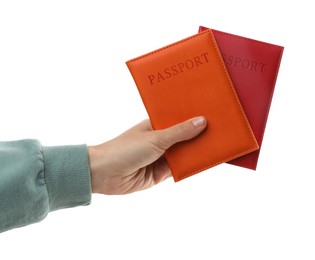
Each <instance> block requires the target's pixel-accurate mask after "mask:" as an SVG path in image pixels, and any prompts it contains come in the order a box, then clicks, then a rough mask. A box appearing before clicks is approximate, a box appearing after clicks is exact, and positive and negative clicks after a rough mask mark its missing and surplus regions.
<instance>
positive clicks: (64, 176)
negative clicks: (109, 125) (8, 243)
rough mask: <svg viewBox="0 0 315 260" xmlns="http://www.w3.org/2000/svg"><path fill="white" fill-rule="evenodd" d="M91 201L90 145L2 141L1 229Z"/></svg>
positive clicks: (0, 176)
mask: <svg viewBox="0 0 315 260" xmlns="http://www.w3.org/2000/svg"><path fill="white" fill-rule="evenodd" d="M90 202H91V182H90V173H89V160H88V154H87V146H86V145H71V146H70V145H69V146H51V147H48V146H46V147H45V146H41V144H40V143H39V142H38V141H37V140H19V141H10V142H0V232H3V231H6V230H9V229H12V228H16V227H21V226H25V225H29V224H32V223H35V222H38V221H41V220H42V219H44V218H45V217H46V215H47V214H48V213H49V212H50V211H54V210H58V209H62V208H68V207H75V206H80V205H88V204H90Z"/></svg>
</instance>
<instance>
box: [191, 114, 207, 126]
mask: <svg viewBox="0 0 315 260" xmlns="http://www.w3.org/2000/svg"><path fill="white" fill-rule="evenodd" d="M192 124H193V125H194V126H195V127H201V126H204V125H205V124H206V119H205V118H204V117H203V116H199V117H196V118H195V119H194V120H193V121H192Z"/></svg>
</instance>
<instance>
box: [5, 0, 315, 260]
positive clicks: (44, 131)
mask: <svg viewBox="0 0 315 260" xmlns="http://www.w3.org/2000/svg"><path fill="white" fill-rule="evenodd" d="M289 2H290V3H289ZM291 2H294V1H276V0H272V1H271V0H265V1H260V2H256V1H249V0H248V1H246V0H239V1H233V0H230V1H211V0H208V1H202V0H194V1H184V0H181V1H169V0H160V1H143V0H133V1H78V0H75V1H69V0H62V1H60V0H55V1H34V0H29V1H14V0H12V1H3V0H0V120H1V121H0V140H16V139H22V138H36V139H39V140H40V141H41V142H42V144H43V145H64V144H80V143H87V144H91V145H92V144H97V143H101V142H104V141H106V140H109V139H111V138H113V137H115V136H116V135H118V134H120V133H121V132H122V131H124V130H126V129H128V128H130V127H131V126H133V125H134V124H136V123H138V122H139V121H141V120H142V119H144V118H146V117H147V114H146V112H145V109H144V106H143V104H142V102H141V99H140V97H139V95H138V92H137V89H136V86H135V84H134V82H133V80H132V77H131V76H130V73H129V71H128V69H127V66H126V65H125V61H127V60H129V59H131V58H134V57H137V56H139V55H141V54H144V53H146V52H148V51H152V50H154V49H156V48H159V47H162V46H164V45H166V44H169V43H172V42H174V41H177V40H180V39H182V38H185V37H188V36H190V35H192V34H194V33H196V32H197V30H198V26H199V25H204V26H207V27H212V28H215V29H218V30H222V31H226V32H230V33H234V34H239V35H243V36H247V37H250V38H255V39H257V40H262V41H266V42H270V43H274V44H278V45H282V46H284V47H285V50H284V55H283V59H282V64H281V67H280V72H279V76H278V81H277V85H276V89H275V93H274V98H273V103H272V106H271V110H270V116H269V121H268V123H267V128H266V132H265V138H264V143H263V146H262V151H261V156H260V160H259V164H258V168H257V171H256V172H253V171H250V170H246V169H243V168H240V167H235V166H231V165H227V164H224V165H220V166H217V167H214V168H212V169H209V170H207V171H204V172H202V173H199V174H197V175H195V176H193V177H190V178H188V179H186V180H184V181H181V182H178V183H174V182H173V180H172V179H169V180H167V181H166V182H164V183H163V184H160V185H158V186H156V187H154V188H152V189H150V190H147V191H143V192H138V193H134V194H131V195H128V196H101V195H93V199H92V204H91V205H90V206H87V207H78V208H73V209H66V210H60V211H57V212H53V213H50V214H49V215H48V217H47V218H46V219H45V220H44V221H42V222H40V223H38V224H34V225H30V226H27V227H24V228H19V229H15V230H12V231H9V232H5V233H2V234H0V258H1V259H24V258H26V259H30V257H32V259H33V260H35V259H43V258H44V259H113V260H115V259H215V260H221V259H228V260H231V259H241V260H246V259H250V260H252V259H255V260H258V259H264V260H265V259H277V260H278V259H303V260H306V259H315V247H314V246H315V207H314V205H315V188H314V185H315V167H314V163H313V162H314V158H313V157H314V145H315V141H314V132H315V127H314V123H313V122H314V112H315V107H314V103H315V102H314V87H315V85H314V72H313V71H314V58H315V56H314V52H313V50H314V43H315V42H314V36H313V35H312V34H313V33H314V29H313V27H312V24H314V22H315V19H314V18H313V17H312V16H314V15H313V11H312V10H313V9H312V8H311V6H310V3H311V1H306V0H301V1H297V2H296V1H295V2H294V3H295V4H291ZM0 199H1V198H0Z"/></svg>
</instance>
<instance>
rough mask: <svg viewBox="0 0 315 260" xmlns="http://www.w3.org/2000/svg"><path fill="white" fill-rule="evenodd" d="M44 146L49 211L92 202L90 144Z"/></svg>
mask: <svg viewBox="0 0 315 260" xmlns="http://www.w3.org/2000/svg"><path fill="white" fill-rule="evenodd" d="M42 149H43V159H44V172H45V182H46V185H47V190H48V196H49V211H54V210H57V209H61V208H69V207H75V206H80V205H88V204H90V202H91V180H90V169H89V159H88V153H87V146H86V145H68V146H50V147H45V146H44V147H43V148H42Z"/></svg>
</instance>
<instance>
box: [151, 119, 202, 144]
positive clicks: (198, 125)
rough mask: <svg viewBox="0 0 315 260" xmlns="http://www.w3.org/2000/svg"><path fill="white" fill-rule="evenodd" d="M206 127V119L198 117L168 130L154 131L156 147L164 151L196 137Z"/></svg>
mask: <svg viewBox="0 0 315 260" xmlns="http://www.w3.org/2000/svg"><path fill="white" fill-rule="evenodd" d="M206 126H207V120H206V118H205V117H203V116H199V117H195V118H192V119H189V120H186V121H184V122H182V123H179V124H177V125H174V126H171V127H169V128H166V129H163V130H159V131H156V134H157V139H156V141H157V142H158V143H157V146H158V147H161V148H163V149H165V150H166V149H168V148H169V147H171V146H172V145H173V144H175V143H178V142H181V141H185V140H189V139H192V138H194V137H196V136H197V135H199V134H200V133H201V132H202V131H203V130H204V129H205V128H206Z"/></svg>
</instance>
